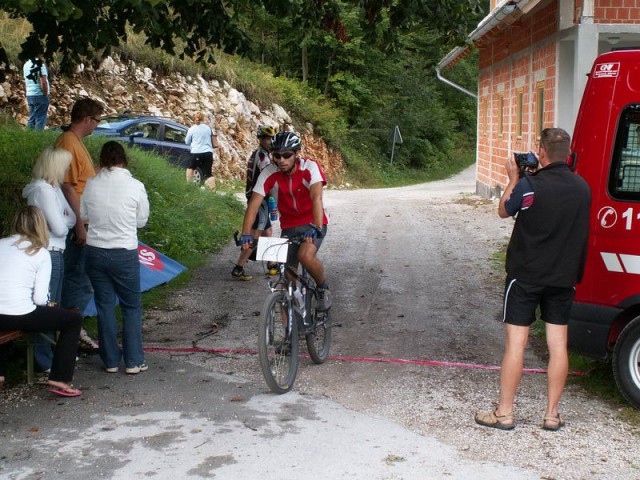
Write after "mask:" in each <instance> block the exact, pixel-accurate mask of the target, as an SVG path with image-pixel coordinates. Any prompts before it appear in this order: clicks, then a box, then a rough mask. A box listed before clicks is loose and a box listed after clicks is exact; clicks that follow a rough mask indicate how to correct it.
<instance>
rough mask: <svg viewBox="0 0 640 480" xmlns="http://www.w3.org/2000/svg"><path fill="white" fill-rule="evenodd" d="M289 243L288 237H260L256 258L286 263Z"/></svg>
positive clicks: (263, 260)
mask: <svg viewBox="0 0 640 480" xmlns="http://www.w3.org/2000/svg"><path fill="white" fill-rule="evenodd" d="M288 249H289V244H288V243H287V239H286V238H274V237H258V251H257V252H256V260H258V261H262V262H278V263H285V262H286V261H287V250H288Z"/></svg>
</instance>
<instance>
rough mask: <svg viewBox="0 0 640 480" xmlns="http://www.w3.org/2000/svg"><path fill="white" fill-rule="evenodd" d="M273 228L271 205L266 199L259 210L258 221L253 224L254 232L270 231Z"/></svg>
mask: <svg viewBox="0 0 640 480" xmlns="http://www.w3.org/2000/svg"><path fill="white" fill-rule="evenodd" d="M270 228H271V219H270V218H269V203H268V202H267V199H266V198H265V199H264V200H263V201H262V204H261V205H260V208H259V209H258V215H256V221H255V222H253V226H252V227H251V229H252V230H260V231H263V230H269V229H270Z"/></svg>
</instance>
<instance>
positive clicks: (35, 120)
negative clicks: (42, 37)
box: [22, 46, 49, 130]
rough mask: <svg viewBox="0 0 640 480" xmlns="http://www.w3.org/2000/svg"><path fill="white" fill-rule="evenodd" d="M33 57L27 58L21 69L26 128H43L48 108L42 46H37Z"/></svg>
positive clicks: (45, 70)
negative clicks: (26, 108)
mask: <svg viewBox="0 0 640 480" xmlns="http://www.w3.org/2000/svg"><path fill="white" fill-rule="evenodd" d="M37 50H38V51H37V52H36V54H35V55H34V56H33V58H31V59H29V60H27V61H26V62H25V64H24V67H23V69H22V72H23V77H24V86H25V92H26V96H27V105H28V106H29V118H28V119H27V128H35V129H36V130H44V127H45V126H46V125H47V112H48V110H49V72H48V71H47V66H46V65H45V63H44V55H43V51H42V47H41V46H38V47H37Z"/></svg>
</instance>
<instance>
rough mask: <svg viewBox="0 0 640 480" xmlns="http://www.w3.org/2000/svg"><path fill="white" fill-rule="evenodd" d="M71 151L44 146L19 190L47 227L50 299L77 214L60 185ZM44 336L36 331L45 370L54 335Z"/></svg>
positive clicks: (58, 294)
mask: <svg viewBox="0 0 640 480" xmlns="http://www.w3.org/2000/svg"><path fill="white" fill-rule="evenodd" d="M71 158H72V157H71V153H70V152H69V151H67V150H65V149H64V148H53V147H49V148H45V149H44V151H43V152H42V154H41V155H40V157H38V159H37V160H36V163H35V165H34V167H33V171H32V175H31V176H32V179H31V183H29V184H28V185H27V186H26V187H24V189H23V190H22V196H23V197H24V198H26V199H27V204H28V205H33V206H36V207H38V208H39V209H40V210H42V213H43V214H44V218H45V219H46V221H47V225H48V227H49V246H48V250H49V254H50V255H51V281H50V282H49V301H50V302H55V303H57V304H59V303H60V300H61V298H62V280H63V278H64V260H63V259H62V254H63V252H64V248H65V240H66V238H67V234H68V233H69V229H70V228H73V227H74V226H75V224H76V216H75V214H74V213H73V209H72V208H71V206H70V205H69V203H68V202H67V199H66V198H65V196H64V194H63V193H62V189H61V188H60V186H61V185H62V183H63V181H64V175H65V173H66V171H67V170H68V168H69V165H70V164H71ZM43 335H46V337H48V339H47V338H46V337H45V336H42V335H37V336H36V339H35V361H36V367H37V368H38V370H40V371H43V372H47V371H49V370H50V369H51V362H52V361H53V348H52V346H53V344H54V342H55V336H54V333H53V332H48V333H46V334H43Z"/></svg>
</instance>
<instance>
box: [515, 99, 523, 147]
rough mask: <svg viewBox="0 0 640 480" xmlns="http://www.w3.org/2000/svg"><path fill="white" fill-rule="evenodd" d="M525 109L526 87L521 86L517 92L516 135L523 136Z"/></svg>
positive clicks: (519, 137)
mask: <svg viewBox="0 0 640 480" xmlns="http://www.w3.org/2000/svg"><path fill="white" fill-rule="evenodd" d="M523 110H524V89H523V88H519V89H518V91H517V93H516V137H518V139H521V138H522V118H523Z"/></svg>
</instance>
